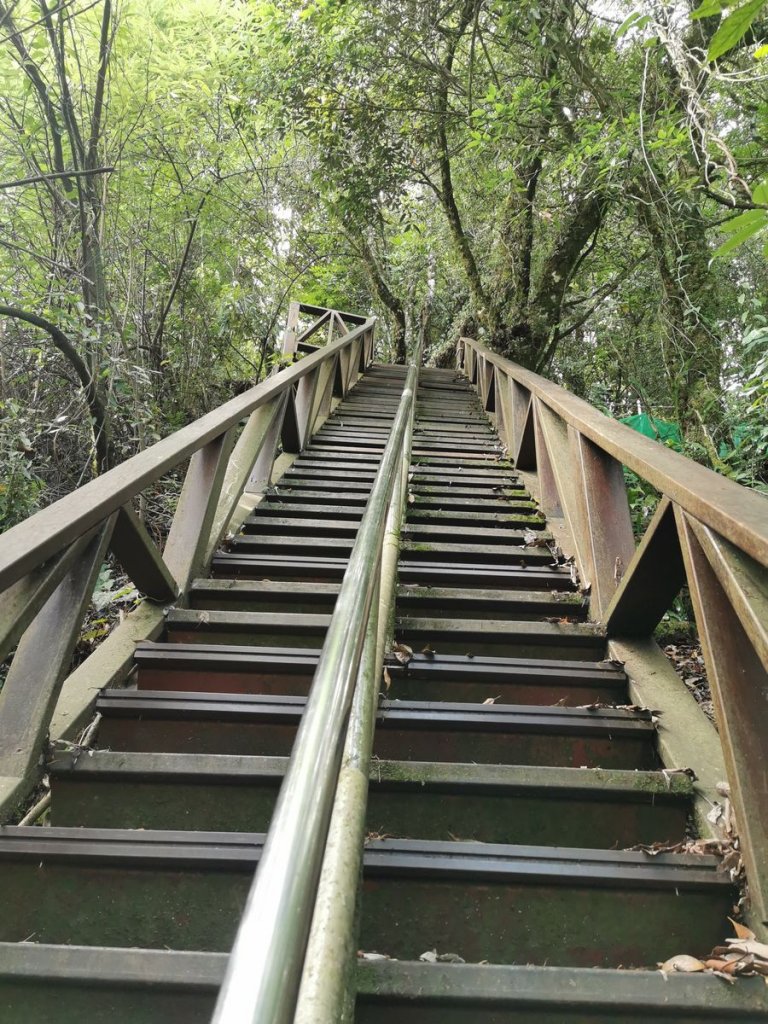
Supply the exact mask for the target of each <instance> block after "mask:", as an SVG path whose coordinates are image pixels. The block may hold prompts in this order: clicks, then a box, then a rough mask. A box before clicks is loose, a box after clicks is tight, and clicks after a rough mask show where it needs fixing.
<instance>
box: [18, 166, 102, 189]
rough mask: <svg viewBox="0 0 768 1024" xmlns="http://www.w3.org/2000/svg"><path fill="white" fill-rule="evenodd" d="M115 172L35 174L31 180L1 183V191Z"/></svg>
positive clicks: (99, 168)
mask: <svg viewBox="0 0 768 1024" xmlns="http://www.w3.org/2000/svg"><path fill="white" fill-rule="evenodd" d="M114 170H115V168H114V167H93V168H92V169H91V170H89V171H56V172H55V173H53V174H33V175H31V176H30V177H29V178H16V180H15V181H0V191H3V190H5V189H8V188H19V187H20V186H21V185H35V184H37V183H38V182H41V181H54V180H55V179H56V178H84V177H86V176H87V175H89V174H111V173H112V171H114Z"/></svg>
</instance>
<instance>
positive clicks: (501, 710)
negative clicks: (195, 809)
mask: <svg viewBox="0 0 768 1024" xmlns="http://www.w3.org/2000/svg"><path fill="white" fill-rule="evenodd" d="M305 703H306V699H305V698H304V697H301V696H284V695H280V696H265V695H262V694H232V693H230V694H213V693H195V692H183V691H170V690H161V691H153V690H141V691H136V690H106V691H104V692H103V693H102V694H100V696H99V698H98V699H97V702H96V710H97V711H98V712H99V713H100V714H101V715H102V721H101V724H100V727H99V733H98V745H99V747H101V748H103V749H110V750H127V751H130V750H137V751H146V752H151V751H163V752H166V753H206V754H249V755H267V756H287V755H288V754H289V753H290V751H291V749H292V746H293V741H294V738H295V733H296V729H297V728H298V725H299V722H300V720H301V716H302V714H303V712H304V706H305ZM374 753H375V754H376V755H377V756H378V757H383V758H389V759H392V760H408V761H441V762H450V761H455V762H458V763H462V762H475V763H479V764H516V765H532V764H533V765H552V766H559V767H568V768H580V767H588V768H592V767H595V768H596V767H602V768H626V769H632V768H639V769H646V770H648V769H655V768H656V767H658V761H657V756H656V752H655V730H654V728H653V724H652V722H651V718H650V714H649V713H648V712H631V711H624V710H615V709H598V710H594V711H592V710H588V709H581V708H566V707H529V706H528V705H509V704H507V705H497V704H462V703H454V702H448V701H440V702H429V701H405V700H399V701H393V700H382V701H381V702H380V704H379V711H378V714H377V728H376V736H375V739H374Z"/></svg>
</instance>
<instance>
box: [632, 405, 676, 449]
mask: <svg viewBox="0 0 768 1024" xmlns="http://www.w3.org/2000/svg"><path fill="white" fill-rule="evenodd" d="M620 422H621V423H626V425H627V426H628V427H632V429H633V430H636V431H637V432H638V433H639V434H645V436H646V437H652V438H653V439H654V440H655V441H666V442H671V443H672V444H675V445H679V444H680V443H681V442H682V440H683V438H682V435H681V433H680V427H679V426H678V425H677V423H670V422H669V420H659V419H656V417H655V416H647V415H646V414H645V413H644V412H641V413H639V414H638V415H637V416H624V417H623V419H621V420H620Z"/></svg>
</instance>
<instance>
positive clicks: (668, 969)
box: [659, 953, 707, 974]
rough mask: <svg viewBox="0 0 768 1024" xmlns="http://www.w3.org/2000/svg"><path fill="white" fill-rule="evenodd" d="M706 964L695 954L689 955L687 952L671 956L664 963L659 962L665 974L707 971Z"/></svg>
mask: <svg viewBox="0 0 768 1024" xmlns="http://www.w3.org/2000/svg"><path fill="white" fill-rule="evenodd" d="M706 969H707V968H706V964H703V963H702V962H701V960H697V959H696V957H695V956H688V954H687V953H680V954H678V955H677V956H673V957H670V958H669V960H665V961H664V963H663V964H659V970H660V971H661V972H662V973H663V974H675V973H678V974H696V973H697V972H698V971H706Z"/></svg>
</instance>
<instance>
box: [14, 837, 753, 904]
mask: <svg viewBox="0 0 768 1024" xmlns="http://www.w3.org/2000/svg"><path fill="white" fill-rule="evenodd" d="M265 838H266V837H265V835H264V834H263V833H252V832H192V831H189V832H185V831H182V830H178V829H173V830H170V829H169V830H159V829H158V830H150V829H99V828H72V827H60V826H56V825H51V826H48V827H47V828H44V829H41V828H37V827H35V826H19V825H2V826H0V861H3V860H4V861H8V860H19V859H24V858H27V859H34V858H39V857H42V858H44V859H45V861H46V863H48V864H49V865H50V864H51V863H52V862H53V861H67V862H80V863H84V862H91V863H94V862H96V863H104V864H109V863H120V862H132V863H141V862H142V861H146V862H148V863H151V864H152V865H154V866H161V865H165V866H167V867H169V868H175V869H176V870H179V869H182V868H188V867H194V866H202V867H206V866H209V867H211V868H223V869H227V868H230V869H231V868H232V867H237V866H241V865H242V866H249V865H252V864H255V863H258V858H259V856H260V854H261V851H262V849H263V847H264V840H265ZM364 866H365V870H366V873H371V874H376V875H382V874H388V873H391V872H393V871H394V872H396V873H397V874H398V875H413V874H417V875H425V874H426V875H431V876H440V875H443V876H445V877H450V878H452V879H456V878H458V877H465V878H471V879H472V880H473V881H475V882H479V881H480V880H486V881H494V880H498V881H504V880H506V879H511V878H514V879H530V880H536V879H539V878H547V879H549V880H550V883H551V882H552V881H555V880H557V884H563V885H573V886H581V885H598V886H600V885H608V886H611V885H612V884H613V885H616V884H622V883H624V884H626V885H629V886H631V887H640V888H654V887H663V888H667V887H671V888H679V889H681V890H683V889H687V890H701V889H702V888H703V889H716V890H717V889H719V890H724V891H729V890H733V888H734V887H733V883H732V882H731V881H730V879H729V878H728V876H727V875H726V874H725V873H723V872H721V871H719V870H718V868H719V860H718V859H717V858H716V857H713V856H709V855H706V854H705V855H698V854H684V853H660V854H657V855H656V856H654V857H649V856H648V855H647V854H644V853H642V852H640V851H634V850H591V849H579V848H573V847H550V846H515V845H511V844H501V843H478V842H464V841H460V840H459V841H451V842H441V841H439V840H423V839H373V840H369V841H368V842H367V843H366V846H365V852H364Z"/></svg>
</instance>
